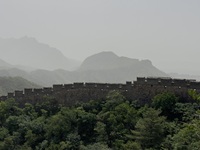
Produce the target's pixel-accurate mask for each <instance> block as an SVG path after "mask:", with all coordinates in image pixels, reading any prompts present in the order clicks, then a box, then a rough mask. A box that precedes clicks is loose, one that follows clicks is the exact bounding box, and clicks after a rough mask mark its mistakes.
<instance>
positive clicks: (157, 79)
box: [146, 77, 159, 85]
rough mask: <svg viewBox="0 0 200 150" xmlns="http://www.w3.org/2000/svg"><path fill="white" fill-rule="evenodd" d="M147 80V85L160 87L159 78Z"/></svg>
mask: <svg viewBox="0 0 200 150" xmlns="http://www.w3.org/2000/svg"><path fill="white" fill-rule="evenodd" d="M146 80H147V82H146V83H147V84H151V85H158V84H159V78H153V77H150V78H149V77H148V78H146Z"/></svg>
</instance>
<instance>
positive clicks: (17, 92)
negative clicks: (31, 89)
mask: <svg viewBox="0 0 200 150" xmlns="http://www.w3.org/2000/svg"><path fill="white" fill-rule="evenodd" d="M23 95H24V94H23V91H18V90H16V91H15V97H22V96H23Z"/></svg>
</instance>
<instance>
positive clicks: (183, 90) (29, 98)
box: [0, 77, 200, 106]
mask: <svg viewBox="0 0 200 150" xmlns="http://www.w3.org/2000/svg"><path fill="white" fill-rule="evenodd" d="M189 89H196V90H197V91H199V90H200V82H197V81H196V80H186V79H172V78H153V77H148V78H145V77H138V78H137V81H133V82H126V84H108V83H73V84H64V85H63V84H59V85H58V84H57V85H53V87H45V88H41V89H24V91H15V92H14V93H8V95H7V96H2V97H0V100H6V99H8V98H14V99H15V100H16V101H17V102H19V103H20V104H21V105H24V104H25V103H27V102H28V103H31V104H35V103H37V102H41V101H42V99H43V97H44V96H50V97H54V98H55V99H56V100H57V101H58V103H59V104H63V105H68V106H69V105H73V104H75V103H77V102H86V101H89V100H97V99H105V97H106V95H107V94H108V92H109V91H113V90H117V91H119V92H121V93H122V94H123V95H124V96H125V97H126V98H127V99H129V100H138V101H139V102H140V103H147V102H148V101H149V100H150V99H151V98H152V97H153V96H155V95H157V94H159V93H162V92H172V93H175V94H176V95H178V96H181V97H183V98H184V97H187V92H188V90H189Z"/></svg>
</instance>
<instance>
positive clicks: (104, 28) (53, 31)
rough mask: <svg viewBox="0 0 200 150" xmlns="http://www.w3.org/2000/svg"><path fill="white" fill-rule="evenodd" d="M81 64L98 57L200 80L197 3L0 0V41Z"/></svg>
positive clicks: (199, 7)
mask: <svg viewBox="0 0 200 150" xmlns="http://www.w3.org/2000/svg"><path fill="white" fill-rule="evenodd" d="M25 35H27V36H30V37H35V38H36V39H37V40H38V41H40V42H42V43H46V44H48V45H50V46H52V47H56V48H58V49H59V50H61V51H62V52H63V53H64V54H65V55H66V56H67V57H68V58H74V59H77V60H83V59H84V58H86V57H87V56H89V55H91V54H95V53H97V52H100V51H113V52H115V53H116V54H117V55H119V56H127V57H131V58H138V59H150V60H151V61H152V62H153V64H154V65H155V66H156V67H158V68H159V69H161V70H163V71H165V72H179V73H188V74H199V75H200V67H199V65H200V0H0V37H2V38H10V37H15V38H20V37H23V36H25Z"/></svg>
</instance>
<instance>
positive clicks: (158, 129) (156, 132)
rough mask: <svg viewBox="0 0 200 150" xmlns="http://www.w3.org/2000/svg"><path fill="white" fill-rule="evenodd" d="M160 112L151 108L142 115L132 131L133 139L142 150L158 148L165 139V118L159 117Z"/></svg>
mask: <svg viewBox="0 0 200 150" xmlns="http://www.w3.org/2000/svg"><path fill="white" fill-rule="evenodd" d="M160 113H161V112H160V111H159V110H155V109H153V108H149V109H148V110H147V111H145V112H144V113H143V114H142V118H140V119H139V120H138V122H137V124H136V126H135V128H136V129H135V130H133V131H132V133H133V138H134V139H135V140H136V142H138V143H139V144H140V145H141V146H142V148H158V147H159V145H160V144H161V142H162V141H163V139H164V136H165V135H164V133H165V117H163V116H159V115H160Z"/></svg>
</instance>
